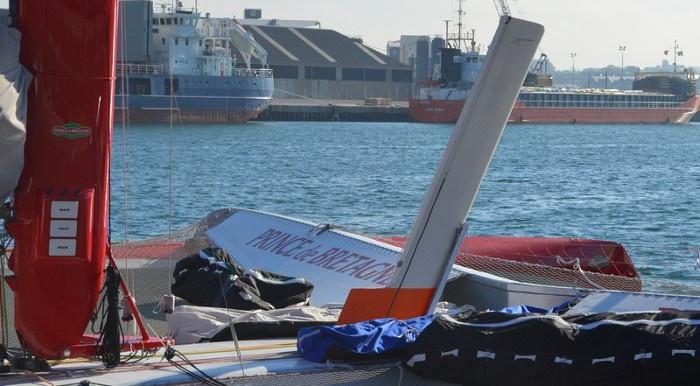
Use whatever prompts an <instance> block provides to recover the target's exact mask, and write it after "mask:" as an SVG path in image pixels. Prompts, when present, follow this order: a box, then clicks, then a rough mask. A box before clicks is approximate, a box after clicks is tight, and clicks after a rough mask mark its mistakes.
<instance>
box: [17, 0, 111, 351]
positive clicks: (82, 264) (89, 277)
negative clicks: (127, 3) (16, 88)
mask: <svg viewBox="0 0 700 386" xmlns="http://www.w3.org/2000/svg"><path fill="white" fill-rule="evenodd" d="M18 4H19V10H18V11H19V27H20V30H21V32H22V51H21V60H22V63H23V64H24V66H25V67H27V68H28V69H29V70H30V71H31V72H32V73H33V74H34V80H33V83H32V87H30V91H29V105H28V112H27V142H26V147H25V157H26V163H25V166H24V169H23V172H22V173H23V174H22V177H21V179H20V183H19V186H18V188H17V190H16V195H15V219H14V221H12V222H11V223H7V224H6V227H7V228H8V230H9V231H10V232H11V234H12V235H13V237H14V239H15V245H14V250H13V251H12V256H11V258H10V268H11V269H12V270H13V272H14V274H15V276H14V277H12V278H8V283H9V284H10V286H11V288H12V289H13V290H14V292H15V298H14V302H15V326H16V328H17V332H18V334H19V336H20V339H21V341H22V344H23V345H24V347H26V348H27V349H29V350H31V351H32V352H33V353H34V354H35V355H37V356H38V357H41V358H60V357H63V356H64V355H65V354H66V349H67V348H68V347H70V346H71V345H74V344H76V343H79V342H81V340H82V336H83V333H84V332H85V328H86V326H87V324H88V322H89V321H90V318H91V316H92V314H93V311H94V309H95V305H96V303H97V301H98V293H99V291H100V288H101V287H102V282H103V269H104V267H105V255H106V249H107V245H108V242H107V216H108V206H109V185H108V183H109V162H110V161H109V160H110V150H111V130H112V107H113V95H114V70H115V68H114V63H115V61H114V59H115V44H114V43H115V36H116V33H115V30H116V28H115V27H116V24H115V20H116V0H99V1H97V0H63V1H54V0H31V1H20V2H18ZM93 347H94V346H93Z"/></svg>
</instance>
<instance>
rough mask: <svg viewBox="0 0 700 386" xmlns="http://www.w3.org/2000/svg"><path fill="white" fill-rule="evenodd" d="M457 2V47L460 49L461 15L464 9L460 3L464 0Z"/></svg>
mask: <svg viewBox="0 0 700 386" xmlns="http://www.w3.org/2000/svg"><path fill="white" fill-rule="evenodd" d="M457 2H458V4H459V9H457V49H458V50H460V51H461V50H462V15H463V14H464V11H463V10H462V3H464V0H457Z"/></svg>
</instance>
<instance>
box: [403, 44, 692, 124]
mask: <svg viewBox="0 0 700 386" xmlns="http://www.w3.org/2000/svg"><path fill="white" fill-rule="evenodd" d="M462 40H467V41H469V40H470V41H471V48H470V49H468V50H467V51H466V52H463V51H461V50H460V49H459V48H460V47H461V46H462V44H461V43H462ZM446 42H447V47H446V48H442V49H441V50H440V53H439V58H438V62H439V65H438V67H439V74H438V75H437V76H435V77H434V79H436V80H429V81H424V82H421V87H420V88H419V90H418V95H417V96H416V97H415V98H413V99H411V100H410V101H409V114H410V116H411V118H412V119H413V120H414V121H417V122H429V123H453V122H456V121H457V118H458V117H459V114H460V112H461V111H462V106H463V105H464V100H465V98H466V97H467V95H468V93H469V89H470V88H471V86H472V84H473V83H474V81H475V80H476V76H477V75H478V73H479V70H480V69H481V66H482V64H483V59H484V57H485V56H484V55H483V54H481V53H480V52H479V50H478V49H477V48H476V44H475V43H474V40H473V35H472V36H467V37H466V38H461V37H458V38H454V39H450V38H448V39H447V40H446ZM451 43H454V44H452V45H451ZM454 47H457V48H454ZM467 47H469V45H467ZM546 63H547V56H546V55H544V54H542V56H541V57H540V59H539V60H538V61H537V63H536V64H535V65H534V66H533V69H532V71H531V72H530V73H529V74H528V76H527V78H526V79H525V83H524V85H523V88H522V89H521V90H520V94H519V95H518V99H517V100H516V102H515V105H514V106H513V111H512V112H511V114H510V117H509V122H513V123H599V124H602V123H671V124H685V123H688V122H689V121H690V119H691V118H692V117H693V115H695V113H696V112H697V111H698V108H699V107H700V97H698V96H697V95H696V80H695V74H694V73H692V72H663V73H660V72H656V73H642V72H640V73H637V74H636V76H635V80H634V83H633V90H613V89H571V88H569V89H564V88H555V87H552V77H551V75H549V74H547V73H546Z"/></svg>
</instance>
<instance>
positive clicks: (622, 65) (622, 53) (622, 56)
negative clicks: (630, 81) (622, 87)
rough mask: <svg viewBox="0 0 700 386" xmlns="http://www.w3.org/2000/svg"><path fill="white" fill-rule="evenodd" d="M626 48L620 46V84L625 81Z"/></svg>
mask: <svg viewBox="0 0 700 386" xmlns="http://www.w3.org/2000/svg"><path fill="white" fill-rule="evenodd" d="M626 50H627V46H620V61H621V63H620V82H622V81H624V80H625V51H626Z"/></svg>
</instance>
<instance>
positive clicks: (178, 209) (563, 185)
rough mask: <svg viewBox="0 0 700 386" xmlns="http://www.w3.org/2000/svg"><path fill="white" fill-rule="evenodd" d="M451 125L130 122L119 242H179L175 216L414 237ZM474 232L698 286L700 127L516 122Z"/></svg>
mask: <svg viewBox="0 0 700 386" xmlns="http://www.w3.org/2000/svg"><path fill="white" fill-rule="evenodd" d="M451 130H452V126H451V125H427V124H416V123H323V122H319V123H317V122H314V123H305V122H266V123H248V124H245V125H237V126H217V125H206V126H205V125H201V126H196V125H185V126H175V127H174V128H173V130H172V131H171V130H170V128H169V127H168V126H131V127H129V129H128V130H127V131H126V136H125V137H126V142H125V143H123V141H122V140H123V138H124V137H123V136H122V132H121V128H119V127H117V128H115V139H114V161H113V171H112V173H113V174H112V183H113V186H112V199H113V202H112V235H113V240H121V239H123V238H124V232H125V226H124V220H125V218H126V219H127V226H126V232H127V234H128V235H127V237H128V238H129V239H140V238H145V237H149V236H155V235H162V234H164V233H167V232H168V226H169V225H168V223H169V218H170V221H171V228H172V229H178V228H181V227H184V226H186V225H189V224H191V223H193V222H195V221H197V220H198V219H200V218H201V217H203V216H204V215H206V214H207V213H208V212H210V211H212V210H214V209H217V208H222V207H240V208H253V209H259V210H264V211H269V212H274V213H280V214H285V215H290V216H295V217H300V218H304V219H309V220H313V221H318V222H324V223H334V224H337V225H341V226H343V227H345V228H349V229H352V230H357V231H360V232H363V233H368V234H381V235H399V234H407V233H408V231H409V229H410V226H411V224H412V221H413V219H414V217H415V215H416V213H417V211H418V208H419V206H420V203H421V200H422V199H423V195H424V194H425V192H426V190H427V188H428V185H429V183H430V179H431V177H432V174H433V172H434V171H435V168H436V166H437V163H438V161H439V159H440V156H441V155H442V152H443V150H444V146H445V144H446V143H447V140H448V138H449V135H450V133H451ZM124 150H125V151H124ZM171 160H172V168H171V167H170V165H171ZM125 165H126V174H125V173H124V170H125V168H124V166H125ZM124 181H126V186H127V189H126V190H127V192H128V195H127V196H126V198H127V199H126V205H125V199H124V197H125V195H124ZM169 197H172V207H171V209H169V205H168V202H169ZM169 213H170V214H169ZM469 224H470V233H471V234H484V235H527V236H567V237H585V238H598V239H607V240H614V241H618V242H620V243H622V244H623V245H625V246H626V247H627V249H628V251H629V253H630V254H631V256H632V258H633V260H634V261H635V263H636V265H637V267H638V269H639V270H640V272H641V274H642V276H643V279H644V280H645V287H646V288H647V289H650V290H662V291H668V290H675V291H678V290H680V291H691V290H693V288H694V287H696V286H700V271H696V270H694V268H693V266H694V261H695V258H694V256H693V252H691V249H692V248H694V247H700V126H698V125H690V126H667V125H658V126H657V125H641V126H636V125H630V126H586V125H545V126H537V125H515V126H508V127H507V128H506V131H505V133H504V135H503V138H502V140H501V143H500V145H499V147H498V150H497V152H496V155H495V156H494V159H493V161H492V163H491V166H490V168H489V170H488V172H487V175H486V179H485V181H484V183H483V185H482V188H481V191H480V193H479V196H478V198H477V200H476V202H475V203H474V206H473V208H472V211H471V214H470V217H469Z"/></svg>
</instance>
